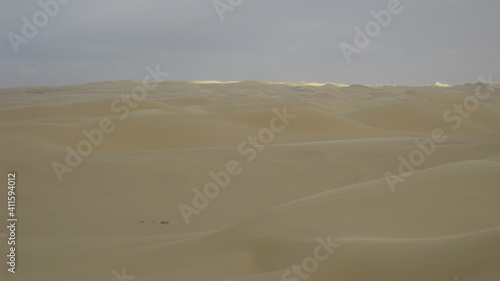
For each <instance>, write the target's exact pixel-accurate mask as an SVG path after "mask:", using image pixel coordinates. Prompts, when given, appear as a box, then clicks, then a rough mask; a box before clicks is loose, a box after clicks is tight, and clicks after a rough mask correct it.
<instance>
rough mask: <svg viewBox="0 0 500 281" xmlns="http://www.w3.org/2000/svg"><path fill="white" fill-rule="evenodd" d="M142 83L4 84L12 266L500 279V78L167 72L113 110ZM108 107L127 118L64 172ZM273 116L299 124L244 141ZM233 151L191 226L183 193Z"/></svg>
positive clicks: (42, 273)
mask: <svg viewBox="0 0 500 281" xmlns="http://www.w3.org/2000/svg"><path fill="white" fill-rule="evenodd" d="M140 85H141V84H140V83H136V82H131V81H121V82H104V83H92V84H86V85H77V86H66V87H57V88H53V87H36V88H18V89H3V90H0V132H1V139H0V149H1V154H2V157H1V163H0V164H1V166H0V167H1V171H2V180H3V181H4V182H6V177H7V172H9V171H16V172H17V177H18V179H17V191H18V199H17V200H18V206H17V212H18V217H19V221H18V226H19V227H18V232H17V238H18V249H17V255H18V258H17V268H16V271H17V273H16V274H15V275H14V274H10V273H7V271H6V266H5V262H3V264H4V265H3V266H2V270H1V272H0V277H1V279H2V280H23V281H24V280H26V281H32V280H39V281H44V280H47V281H55V280H71V281H79V280H82V281H84V280H85V281H88V280H106V281H107V280H113V278H115V280H118V278H116V276H115V274H114V273H119V272H121V270H122V269H124V270H125V272H126V274H127V275H130V276H134V278H133V280H137V281H165V280H167V281H170V280H174V281H175V280H193V281H200V280H233V281H236V280H238V281H243V280H245V281H249V280H293V281H297V280H306V279H307V280H325V281H337V280H338V281H373V280H384V281H402V280H404V281H423V280H425V281H444V280H449V281H451V280H460V281H466V280H469V281H472V280H474V281H482V280H484V281H495V280H497V281H498V280H500V90H498V88H492V87H484V86H481V85H474V84H467V85H463V86H447V87H444V85H442V84H435V85H433V86H420V87H410V86H398V87H394V86H372V87H367V86H361V85H352V86H346V85H335V84H325V85H323V84H317V83H316V84H307V83H277V82H241V83H239V82H231V83H220V82H215V81H210V82H164V83H161V84H160V85H159V87H158V88H157V89H155V90H152V91H149V92H148V96H147V99H146V100H144V101H140V102H137V104H138V105H137V108H130V107H129V109H130V111H131V113H130V114H128V115H126V116H125V115H124V116H122V114H123V113H124V111H123V112H122V111H119V112H117V111H116V110H115V111H113V110H112V104H113V103H114V101H115V100H116V99H117V98H119V97H120V95H122V94H130V92H131V90H132V88H133V87H135V86H140ZM477 89H479V92H480V93H483V95H482V96H481V97H483V99H482V100H481V101H480V104H476V103H475V102H477V101H478V100H479V99H478V97H477V96H475V92H476V90H477ZM464 102H465V103H466V104H465V106H464V105H463V104H464ZM119 105H122V106H123V103H120V104H119ZM459 105H462V110H463V112H462V113H461V114H462V115H461V114H460V113H456V112H454V106H455V107H456V106H459ZM476 106H477V108H476ZM285 107H286V111H287V112H288V113H289V114H291V115H293V116H295V117H294V118H291V119H289V120H287V122H288V124H282V123H280V120H279V119H276V118H275V116H276V115H275V112H276V111H279V112H282V111H283V110H284V108H285ZM472 109H473V110H472ZM273 110H274V112H273ZM450 110H451V113H450ZM120 116H122V117H124V118H123V120H121V119H120ZM103 118H109V119H106V120H111V122H112V125H113V126H115V130H114V131H113V132H111V133H104V134H103V142H102V143H99V144H98V145H95V146H93V148H92V149H93V150H92V153H90V155H88V156H85V157H82V159H83V160H82V162H81V164H79V165H77V166H76V167H75V168H74V170H73V171H72V172H68V173H64V174H63V175H62V179H63V181H62V182H60V181H59V180H58V177H57V176H56V173H55V172H54V170H53V167H52V163H53V162H59V163H61V164H65V163H66V161H65V157H66V153H67V152H66V150H65V147H66V146H70V147H72V148H73V149H76V147H77V144H78V143H79V142H80V141H82V140H85V139H86V138H85V136H84V135H83V134H82V130H84V129H86V130H89V131H90V130H94V129H96V128H99V123H100V122H101V120H102V119H103ZM271 120H275V122H276V124H278V125H279V126H282V125H283V126H284V127H283V128H284V129H283V130H282V131H280V132H274V138H273V139H272V140H271V141H270V142H269V143H268V144H266V145H265V146H259V149H260V150H256V149H255V148H248V146H247V147H244V146H242V147H240V152H241V150H243V149H250V150H246V154H245V153H240V152H239V150H238V146H239V145H240V144H241V143H242V142H245V141H247V142H248V137H253V136H257V135H258V133H259V131H261V132H262V130H265V129H266V128H270V122H271ZM280 128H281V127H280ZM435 130H442V133H444V134H445V135H446V136H447V137H448V138H447V139H446V140H445V141H443V142H442V143H434V145H435V149H434V151H432V152H430V153H429V155H427V154H422V153H423V152H415V153H414V155H417V154H418V153H420V155H424V156H425V159H424V162H423V163H422V164H421V165H418V166H415V171H414V173H412V174H411V175H410V174H409V175H407V177H404V176H403V177H402V178H403V179H404V180H403V181H402V182H397V183H396V184H395V185H394V186H393V188H392V190H391V188H390V186H389V184H388V182H387V178H386V176H385V175H386V172H390V173H392V174H393V175H396V176H397V175H398V166H399V165H400V159H401V158H399V159H398V157H400V156H401V157H402V158H405V159H408V157H409V155H410V154H411V153H412V152H414V151H416V150H418V151H419V147H418V146H417V144H416V143H415V140H419V141H423V140H427V141H429V140H432V137H431V136H432V133H433V131H435ZM267 132H268V131H267ZM250 151H253V152H255V155H254V156H255V157H254V158H253V157H252V159H249V158H250V156H251V155H252V154H251V153H250ZM247 160H250V161H247ZM228 163H233V164H234V163H237V164H238V165H239V166H238V167H239V168H240V169H241V172H240V173H239V174H237V175H234V176H230V182H229V184H228V185H227V187H225V188H223V189H221V190H220V193H219V194H218V195H217V196H215V198H212V199H208V200H209V205H208V206H207V207H206V208H203V209H201V210H199V213H198V214H194V215H191V216H189V224H186V221H185V220H184V219H183V215H182V213H181V211H180V210H179V206H180V204H186V205H189V206H191V207H193V197H194V192H193V189H194V188H196V189H198V190H201V191H203V188H204V186H205V185H206V184H207V183H210V182H213V179H212V178H211V177H210V176H209V172H210V171H213V172H219V171H221V170H225V169H226V165H227V164H228ZM3 186H4V189H3V190H2V191H1V192H0V200H1V202H2V203H1V206H2V208H1V209H0V217H2V218H6V217H7V209H6V207H3V206H5V202H6V201H7V199H6V195H7V189H6V187H5V185H3ZM2 225H4V224H2ZM2 228H4V227H2ZM6 232H7V231H6V230H5V228H4V230H2V231H0V233H6ZM328 237H329V238H328ZM0 239H1V240H2V243H1V244H0V248H1V253H2V258H1V259H2V260H3V261H5V260H6V258H5V254H6V253H7V243H6V240H5V238H2V237H0ZM318 239H323V240H325V241H326V240H327V239H331V240H332V241H334V243H335V247H334V249H333V251H332V252H328V250H327V249H324V248H318V245H320V243H319V242H318ZM317 248H318V249H319V250H318V251H319V252H318V251H316V249H317ZM329 249H330V250H332V248H329ZM316 252H317V253H316ZM315 253H316V254H320V256H317V255H315ZM318 257H321V259H324V260H318ZM304 261H305V263H306V267H307V266H310V267H311V266H314V265H315V264H316V266H314V268H312V269H311V268H310V267H308V268H309V269H310V272H309V273H308V272H307V271H306V270H305V269H304V265H303V262H304ZM294 265H296V266H300V267H301V270H302V274H303V275H297V274H295V273H293V272H292V273H290V272H288V273H287V270H290V269H291V268H292V266H294ZM130 276H128V277H127V278H129V279H123V280H132V277H130Z"/></svg>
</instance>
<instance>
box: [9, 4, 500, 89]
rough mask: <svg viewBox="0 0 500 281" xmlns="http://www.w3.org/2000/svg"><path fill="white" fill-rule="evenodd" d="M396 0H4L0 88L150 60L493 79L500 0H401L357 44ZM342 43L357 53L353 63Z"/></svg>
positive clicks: (323, 73)
mask: <svg viewBox="0 0 500 281" xmlns="http://www.w3.org/2000/svg"><path fill="white" fill-rule="evenodd" d="M52 1H54V0H52ZM59 1H60V2H65V1H68V0H64V1H63V0H59ZM391 1H395V0H232V1H231V0H220V2H219V3H226V5H231V3H233V4H238V3H239V2H241V4H240V5H237V6H234V7H231V9H233V10H232V11H226V12H225V13H223V15H222V16H223V20H221V17H219V14H218V13H217V11H216V9H215V7H214V2H213V0H86V1H77V0H73V1H69V3H67V4H60V5H59V6H60V7H59V11H56V13H55V15H53V17H50V16H48V17H47V21H46V22H44V16H43V13H45V12H43V11H44V10H43V9H42V8H41V6H40V5H39V4H37V2H38V1H24V0H18V1H12V0H0V3H1V9H0V21H1V24H0V33H1V35H2V39H1V41H0V49H1V52H0V63H1V66H0V67H1V77H0V88H7V87H20V86H38V85H49V86H59V85H69V84H82V83H87V82H96V81H108V80H137V81H140V80H142V78H143V77H144V76H145V75H146V71H145V67H146V66H148V65H151V66H156V65H157V64H159V65H160V66H161V70H162V71H167V72H169V73H170V76H169V77H168V78H167V80H171V81H177V80H220V81H242V80H268V81H306V82H334V83H345V84H354V83H356V84H405V85H423V84H431V83H433V82H436V81H439V82H443V83H448V84H463V83H467V82H476V81H477V78H478V76H480V75H482V76H486V75H488V74H490V73H491V74H493V77H494V79H496V81H498V80H500V79H498V78H499V77H500V55H499V50H500V32H499V28H500V16H499V15H500V1H498V0H478V1H471V0H420V1H419V0H414V1H411V0H401V2H400V6H399V13H397V14H396V13H393V14H392V15H391V20H390V22H389V23H388V24H387V23H384V24H385V25H386V26H382V25H380V24H379V25H378V26H379V27H380V29H379V30H377V27H376V25H374V24H373V23H372V24H371V28H372V29H371V32H372V35H373V36H372V37H369V38H370V42H369V44H365V45H366V46H362V48H357V47H356V44H355V42H354V37H355V35H356V31H355V29H354V28H355V27H356V26H357V27H359V28H360V29H362V30H363V29H365V27H366V25H367V24H368V23H369V22H370V21H372V20H373V19H374V18H373V15H372V14H371V11H375V12H378V11H380V10H382V9H385V10H387V9H388V3H389V2H391ZM41 2H43V3H45V2H50V0H41ZM220 9H224V8H223V6H220ZM219 13H220V12H219ZM34 15H37V17H35V19H36V20H37V21H38V25H40V27H37V29H38V31H36V32H34V35H33V32H31V33H32V34H30V33H26V32H25V33H26V34H27V35H28V36H32V38H27V37H25V36H24V35H23V30H22V29H23V25H26V23H25V22H23V17H25V18H26V19H27V20H29V22H31V23H33V16H34ZM35 27H36V26H35ZM25 29H26V28H25ZM9 34H10V36H9ZM26 34H25V35H26ZM367 36H368V35H367ZM9 37H10V39H9ZM13 38H14V39H15V40H13ZM11 40H13V42H15V43H14V44H12V43H11ZM342 42H344V43H346V44H349V45H351V46H352V47H353V48H357V50H358V51H359V53H352V54H351V55H350V56H349V57H350V59H351V62H350V63H348V62H347V60H346V58H345V56H344V54H343V51H342V50H341V48H340V47H339V45H340V44H341V43H342ZM365 43H366V42H365ZM13 46H14V47H13ZM345 46H346V45H345ZM359 46H361V45H359ZM15 48H18V53H17V54H16V52H15ZM351 50H352V49H351Z"/></svg>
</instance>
